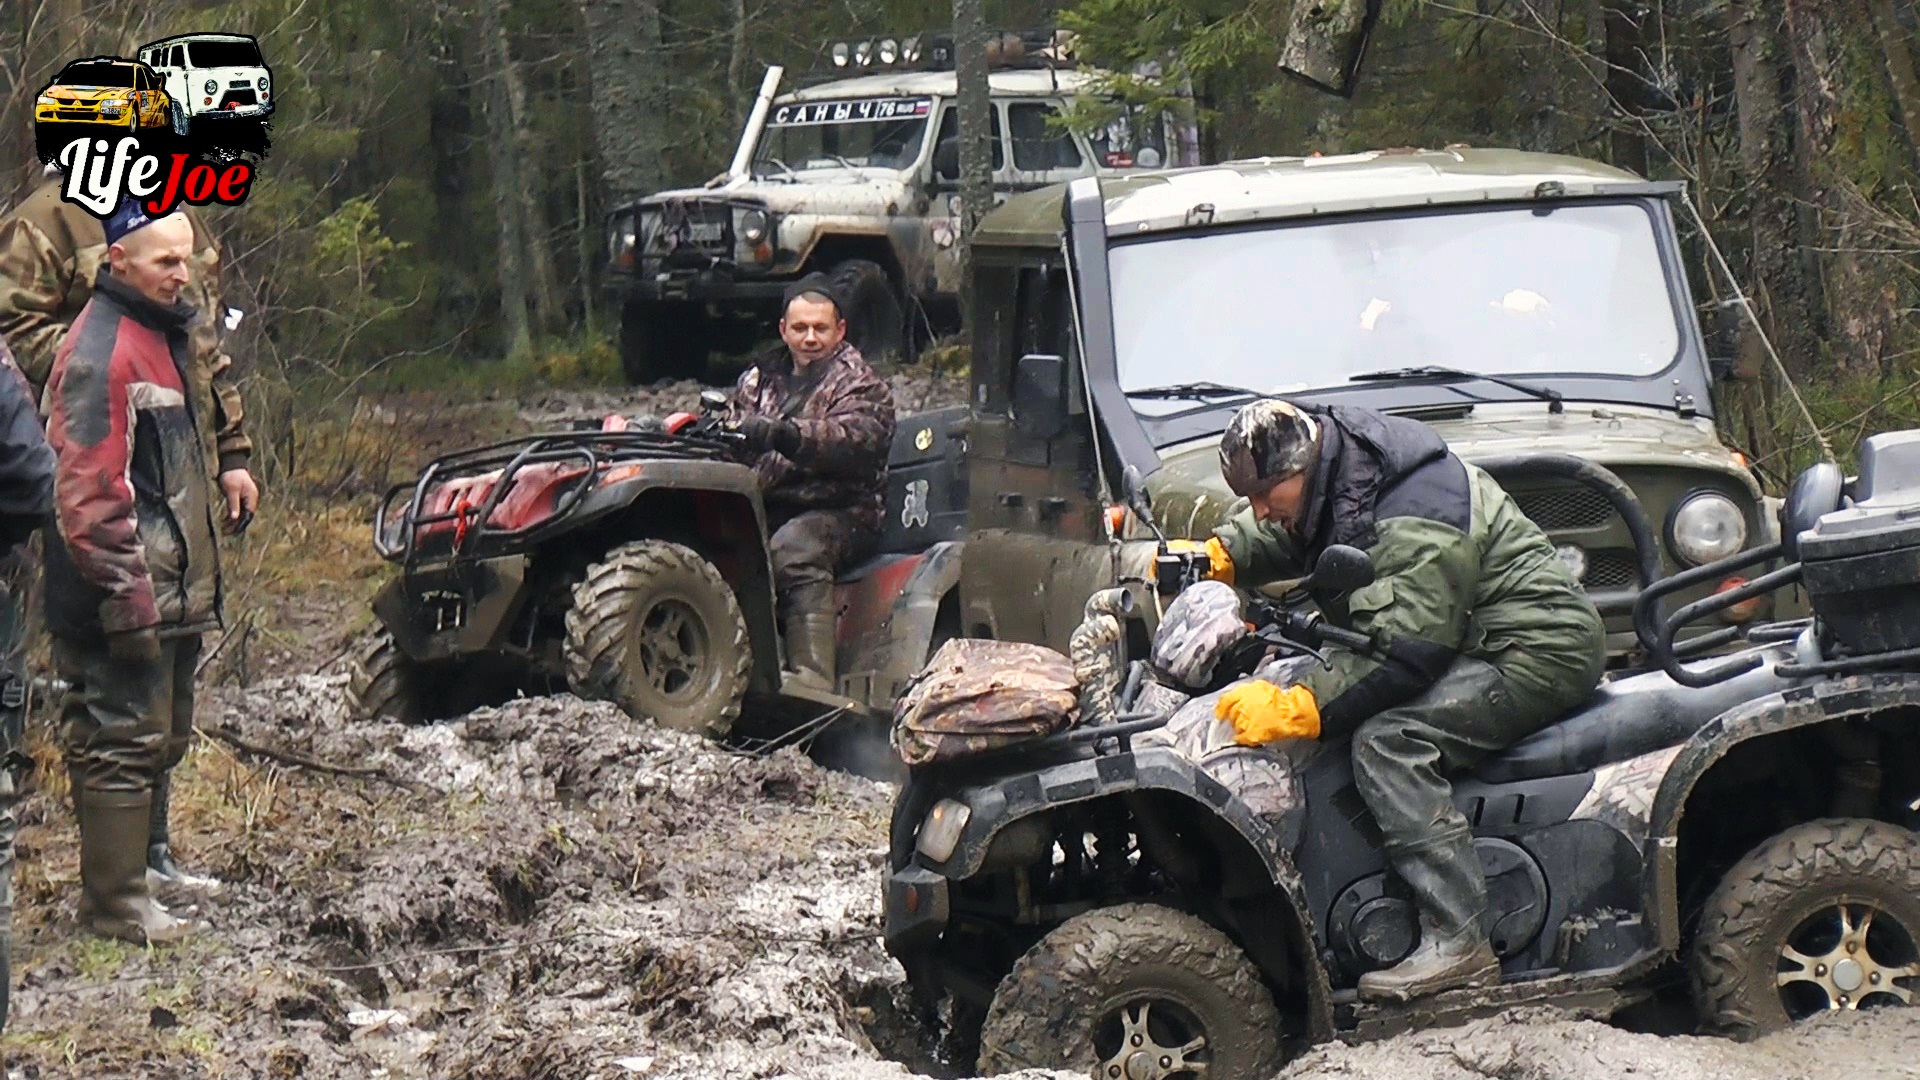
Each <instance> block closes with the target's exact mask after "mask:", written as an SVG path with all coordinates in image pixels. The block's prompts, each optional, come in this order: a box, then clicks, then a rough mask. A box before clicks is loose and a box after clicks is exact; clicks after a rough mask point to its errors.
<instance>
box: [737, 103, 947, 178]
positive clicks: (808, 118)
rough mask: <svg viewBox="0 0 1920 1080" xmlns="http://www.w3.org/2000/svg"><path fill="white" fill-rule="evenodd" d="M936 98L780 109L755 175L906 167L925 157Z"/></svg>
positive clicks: (771, 117) (760, 149) (757, 154)
mask: <svg viewBox="0 0 1920 1080" xmlns="http://www.w3.org/2000/svg"><path fill="white" fill-rule="evenodd" d="M932 115H933V99H931V98H854V99H850V100H846V101H801V102H793V103H790V104H786V105H776V106H774V107H773V110H772V111H771V112H769V113H768V114H767V128H766V132H765V133H764V134H762V135H761V136H760V144H759V146H757V147H755V148H754V152H753V160H754V170H753V171H754V172H755V173H757V174H759V175H761V176H780V175H782V167H783V166H784V168H785V169H786V170H790V171H793V172H805V171H806V170H808V169H844V168H847V167H849V166H858V167H870V168H881V169H904V168H907V167H909V166H911V165H913V164H914V163H915V162H917V161H918V160H919V159H920V143H921V140H923V139H925V138H926V134H927V118H928V117H930V116H932Z"/></svg>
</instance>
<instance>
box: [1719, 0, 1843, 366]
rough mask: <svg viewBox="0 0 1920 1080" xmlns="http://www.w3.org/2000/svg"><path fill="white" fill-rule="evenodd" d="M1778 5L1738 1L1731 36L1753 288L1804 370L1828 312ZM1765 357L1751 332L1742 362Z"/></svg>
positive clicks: (1762, 314)
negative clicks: (1812, 238)
mask: <svg viewBox="0 0 1920 1080" xmlns="http://www.w3.org/2000/svg"><path fill="white" fill-rule="evenodd" d="M1771 9H1772V8H1771V3H1770V0H1730V2H1729V3H1728V5H1727V37H1728V43H1729V44H1730V45H1731V47H1732V53H1733V85H1734V99H1735V104H1736V106H1737V108H1738V111H1739V122H1740V166H1741V172H1742V173H1744V174H1745V178H1746V191H1747V199H1748V212H1747V220H1748V225H1749V227H1750V230H1751V233H1750V242H1751V252H1750V254H1749V257H1748V266H1747V271H1748V280H1749V282H1750V283H1751V284H1750V285H1749V286H1748V287H1749V288H1751V289H1752V290H1753V292H1754V293H1755V295H1756V298H1757V299H1758V301H1759V306H1760V310H1759V311H1758V312H1756V315H1758V317H1759V318H1760V319H1761V320H1762V325H1763V326H1765V327H1766V328H1767V332H1768V334H1769V335H1770V336H1771V337H1772V339H1773V343H1774V347H1775V348H1777V349H1778V350H1779V352H1780V356H1781V358H1782V359H1783V360H1785V361H1786V362H1787V364H1788V365H1789V367H1790V369H1791V370H1792V371H1793V372H1794V373H1795V374H1796V375H1798V374H1804V373H1805V372H1807V371H1809V370H1810V369H1811V365H1812V363H1813V362H1814V361H1815V360H1816V359H1817V358H1818V357H1819V334H1820V327H1821V320H1820V316H1821V312H1820V306H1819V302H1818V298H1817V296H1816V294H1815V293H1816V286H1815V284H1814V282H1813V279H1812V277H1811V271H1812V267H1811V266H1810V265H1809V264H1808V263H1807V261H1806V260H1805V258H1804V257H1803V255H1802V253H1803V252H1804V251H1805V250H1806V244H1805V240H1806V237H1805V230H1804V227H1803V223H1802V219H1801V214H1800V209H1799V206H1798V203H1797V201H1796V199H1795V193H1796V191H1797V188H1798V182H1797V179H1796V174H1795V172H1794V158H1793V133H1792V129H1791V128H1790V127H1789V124H1790V118H1791V114H1790V113H1789V111H1788V105H1787V101H1786V98H1785V95H1784V94H1782V92H1781V82H1780V77H1781V73H1782V68H1781V66H1780V62H1781V55H1780V36H1779V32H1778V26H1777V25H1776V23H1775V21H1774V16H1772V15H1769V14H1764V13H1763V12H1764V11H1768V10H1771ZM1764 360H1765V352H1764V350H1763V349H1762V348H1761V345H1760V342H1759V341H1758V340H1757V339H1755V338H1754V337H1753V336H1752V335H1747V336H1746V338H1745V340H1743V341H1742V343H1741V365H1742V367H1743V368H1745V369H1746V370H1747V371H1748V372H1749V373H1757V372H1758V371H1760V369H1761V364H1762V362H1763V361H1764Z"/></svg>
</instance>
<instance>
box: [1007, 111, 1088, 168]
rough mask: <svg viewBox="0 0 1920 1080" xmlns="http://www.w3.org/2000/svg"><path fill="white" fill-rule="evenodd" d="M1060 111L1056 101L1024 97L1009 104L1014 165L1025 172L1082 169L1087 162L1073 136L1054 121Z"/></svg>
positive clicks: (1009, 123)
mask: <svg viewBox="0 0 1920 1080" xmlns="http://www.w3.org/2000/svg"><path fill="white" fill-rule="evenodd" d="M1059 115H1060V110H1058V109H1056V108H1054V107H1053V106H1052V105H1046V104H1042V103H1039V102H1028V101H1021V102H1015V103H1013V104H1011V105H1008V106H1007V127H1008V129H1009V130H1011V131H1012V133H1013V167H1014V168H1016V169H1019V170H1020V171H1021V172H1052V171H1053V170H1055V169H1078V168H1079V167H1080V166H1081V165H1083V164H1085V159H1084V158H1082V157H1081V154H1080V148H1079V147H1078V146H1075V145H1074V142H1073V136H1072V135H1070V134H1068V132H1067V131H1066V129H1064V128H1061V127H1058V126H1056V125H1054V124H1053V123H1052V122H1051V121H1053V120H1055V119H1056V118H1057V117H1059Z"/></svg>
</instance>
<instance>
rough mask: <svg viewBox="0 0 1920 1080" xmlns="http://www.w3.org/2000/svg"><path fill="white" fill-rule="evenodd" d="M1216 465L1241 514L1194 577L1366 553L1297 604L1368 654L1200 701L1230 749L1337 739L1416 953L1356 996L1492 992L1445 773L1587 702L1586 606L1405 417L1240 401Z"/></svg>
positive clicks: (1498, 498) (1492, 500) (1479, 884)
mask: <svg viewBox="0 0 1920 1080" xmlns="http://www.w3.org/2000/svg"><path fill="white" fill-rule="evenodd" d="M1220 468H1221V472H1222V474H1223V475H1224V477H1225V479H1226V481H1227V484H1228V486H1229V487H1231V488H1232V489H1233V490H1234V492H1235V493H1236V494H1239V495H1242V496H1245V497H1246V498H1247V499H1248V500H1249V501H1250V502H1251V504H1252V505H1251V506H1250V507H1249V508H1248V509H1247V510H1246V511H1245V512H1243V513H1241V514H1239V515H1237V516H1236V517H1235V518H1234V519H1233V520H1231V521H1229V522H1228V523H1227V524H1225V525H1223V526H1221V527H1220V529H1218V530H1217V531H1216V532H1215V535H1214V536H1213V538H1212V539H1210V540H1208V541H1207V542H1206V544H1205V545H1204V546H1205V549H1206V551H1207V553H1208V555H1209V556H1210V561H1211V563H1212V576H1213V577H1215V578H1217V579H1219V580H1222V581H1226V582H1227V583H1229V584H1234V585H1237V586H1239V587H1242V588H1257V587H1258V586H1260V585H1262V584H1265V583H1269V582H1273V581H1278V580H1283V579H1288V578H1297V577H1300V576H1301V575H1302V574H1303V573H1304V572H1305V570H1306V569H1307V568H1310V567H1311V566H1312V565H1313V563H1314V561H1315V560H1316V559H1317V558H1318V557H1319V554H1320V552H1321V551H1323V550H1325V549H1326V548H1327V547H1328V546H1329V545H1332V544H1350V545H1353V546H1354V547H1358V548H1360V549H1362V550H1364V551H1366V552H1367V553H1368V554H1369V555H1370V556H1371V558H1372V561H1373V565H1374V571H1375V578H1374V581H1373V583H1372V584H1370V585H1367V586H1365V587H1364V588H1360V589H1355V590H1353V591H1352V592H1350V593H1346V594H1344V595H1340V596H1316V597H1315V600H1316V602H1317V603H1318V604H1319V605H1320V606H1321V608H1322V610H1323V612H1324V613H1325V615H1326V617H1327V619H1328V620H1329V621H1330V622H1334V623H1337V624H1341V625H1345V626H1348V627H1350V628H1351V629H1354V630H1357V631H1360V632H1362V633H1365V634H1367V635H1369V636H1370V637H1371V638H1372V639H1373V640H1374V642H1375V647H1376V649H1377V651H1378V655H1379V657H1380V658H1379V659H1374V658H1371V657H1368V656H1363V655H1361V654H1358V653H1355V652H1350V651H1346V650H1341V649H1332V650H1330V652H1329V654H1328V656H1329V659H1330V661H1331V664H1330V666H1329V667H1326V668H1319V667H1316V668H1313V669H1311V671H1310V673H1309V674H1307V675H1306V676H1305V677H1304V678H1302V680H1301V681H1300V682H1298V683H1296V684H1293V685H1289V686H1284V687H1283V686H1275V685H1273V684H1272V683H1267V682H1262V681H1258V680H1254V681H1249V682H1246V683H1242V684H1240V685H1238V686H1235V687H1232V688H1230V689H1229V690H1228V691H1227V692H1226V693H1225V694H1223V695H1222V696H1221V698H1220V700H1219V703H1218V705H1217V706H1216V712H1217V714H1218V715H1219V717H1220V719H1222V720H1227V721H1230V722H1231V723H1232V724H1233V728H1234V733H1235V739H1236V741H1238V742H1240V743H1242V744H1245V745H1250V746H1251V745H1258V744H1261V743H1268V742H1273V741H1275V740H1278V739H1321V738H1340V737H1343V736H1348V735H1351V736H1352V739H1353V771H1354V777H1355V780H1356V783H1357V786H1358V787H1359V789H1360V795H1361V797H1362V798H1363V799H1364V800H1365V801H1366V804H1367V807H1368V808H1369V809H1370V810H1371V811H1372V812H1373V817H1374V820H1375V822H1376V823H1377V824H1378V825H1379V827H1380V831H1381V833H1382V834H1383V836H1384V839H1385V845H1386V853H1387V858H1388V862H1389V863H1390V864H1391V865H1392V867H1393V869H1394V872H1395V873H1397V874H1398V875H1399V876H1400V878H1401V879H1402V880H1403V881H1405V882H1406V884H1407V886H1408V888H1409V889H1410V890H1411V891H1412V892H1413V895H1414V898H1415V900H1416V902H1417V904H1418V906H1419V911H1420V944H1419V947H1418V948H1416V949H1415V950H1414V951H1413V953H1412V954H1410V955H1409V956H1408V957H1407V958H1406V959H1405V960H1402V961H1401V962H1400V963H1399V964H1397V965H1395V966H1394V967H1392V968H1389V969H1387V970H1385V971H1376V972H1370V973H1368V974H1367V975H1364V976H1362V977H1361V980H1360V993H1361V996H1362V997H1365V998H1368V999H1371V1000H1378V999H1393V1000H1406V999H1409V998H1413V997H1418V996H1422V995H1426V994H1433V993H1438V992H1440V991H1442V990H1451V989H1455V988H1462V987H1475V986H1486V985H1491V984H1493V983H1496V982H1498V981H1499V978H1500V964H1499V961H1498V960H1497V959H1496V958H1495V956H1494V953H1493V949H1492V948H1491V946H1490V945H1489V944H1488V940H1487V930H1486V927H1485V926H1484V925H1483V922H1484V920H1485V915H1486V908H1487V889H1486V881H1485V878H1484V877H1483V876H1482V874H1481V870H1480V863H1479V859H1478V858H1477V857H1476V856H1475V855H1474V852H1473V847H1472V843H1471V836H1470V833H1469V831H1468V826H1467V822H1466V819H1465V818H1464V817H1462V815H1461V814H1460V812H1459V810H1457V809H1455V808H1454V805H1453V792H1452V788H1451V786H1450V785H1449V784H1448V781H1447V775H1448V774H1449V773H1451V772H1455V771H1458V770H1460V769H1464V768H1466V767H1468V766H1469V765H1471V764H1473V763H1474V762H1475V761H1478V760H1479V759H1481V758H1483V757H1485V756H1486V755H1488V754H1490V753H1493V752H1494V751H1497V750H1500V749H1502V748H1503V747H1506V746H1508V745H1509V744H1511V743H1513V742H1515V741H1517V740H1519V739H1521V738H1523V737H1525V736H1527V735H1529V734H1532V733H1533V732H1535V731H1538V730H1539V729H1541V728H1542V727H1545V726H1546V725H1547V724H1549V723H1551V722H1552V721H1553V720H1554V719H1555V718H1556V717H1558V716H1559V715H1560V714H1562V713H1564V712H1565V711H1566V710H1568V709H1570V708H1572V707H1573V706H1575V705H1577V704H1579V703H1580V702H1581V701H1584V700H1585V699H1586V698H1587V697H1588V696H1589V695H1590V694H1591V693H1592V692H1593V690H1594V687H1595V686H1597V685H1598V684H1599V681H1600V673H1601V670H1602V668H1603V667H1604V665H1605V661H1606V646H1605V631H1604V628H1603V624H1602V623H1601V620H1600V615H1599V612H1597V611H1596V610H1595V609H1594V606H1593V602H1592V601H1591V600H1589V599H1588V598H1587V594H1586V592H1585V591H1584V590H1583V589H1581V587H1580V585H1579V583H1577V582H1576V581H1574V580H1573V578H1572V576H1571V575H1570V574H1569V573H1568V572H1567V570H1566V567H1565V566H1564V565H1563V564H1562V562H1561V561H1560V559H1559V557H1558V556H1557V555H1556V554H1555V552H1554V550H1553V546H1552V545H1551V544H1550V543H1549V542H1548V541H1547V538H1546V535H1545V534H1544V533H1542V532H1541V531H1540V529H1539V528H1538V527H1537V526H1535V525H1534V523H1533V522H1532V521H1531V520H1529V519H1528V518H1527V517H1526V516H1525V515H1524V514H1522V513H1521V512H1520V509H1519V507H1518V506H1517V505H1515V503H1514V502H1513V500H1512V499H1511V498H1509V497H1508V495H1507V493H1506V492H1505V491H1504V490H1503V489H1502V488H1501V487H1500V486H1499V485H1498V484H1497V483H1495V482H1494V480H1493V478H1492V477H1490V476H1488V475H1487V474H1486V473H1485V472H1482V471H1481V470H1480V469H1478V468H1476V467H1474V466H1472V465H1469V464H1467V463H1465V462H1463V461H1461V460H1460V458H1458V457H1456V456H1454V455H1453V454H1452V453H1451V452H1449V451H1448V449H1447V446H1446V443H1445V442H1443V441H1442V440H1441V438H1440V437H1439V436H1438V435H1436V434H1434V433H1433V431H1432V430H1431V429H1429V428H1428V427H1426V426H1425V425H1424V424H1421V423H1419V422H1418V421H1414V420H1408V419H1403V418H1399V417H1393V416H1387V415H1383V414H1381V413H1377V412H1373V411H1371V410H1367V409H1359V408H1351V407H1344V406H1326V407H1304V408H1297V407H1295V406H1293V405H1291V404H1289V403H1287V402H1283V401H1272V400H1269V401H1258V402H1255V403H1253V404H1251V405H1248V406H1246V407H1245V408H1243V409H1242V410H1240V412H1239V413H1238V414H1237V415H1236V416H1235V417H1234V419H1233V422H1232V424H1230V425H1229V426H1228V428H1227V430H1226V434H1225V435H1224V436H1223V437H1222V440H1221V443H1220ZM1185 543H1187V544H1193V542H1192V541H1187V542H1185ZM1195 546H1199V545H1195Z"/></svg>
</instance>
